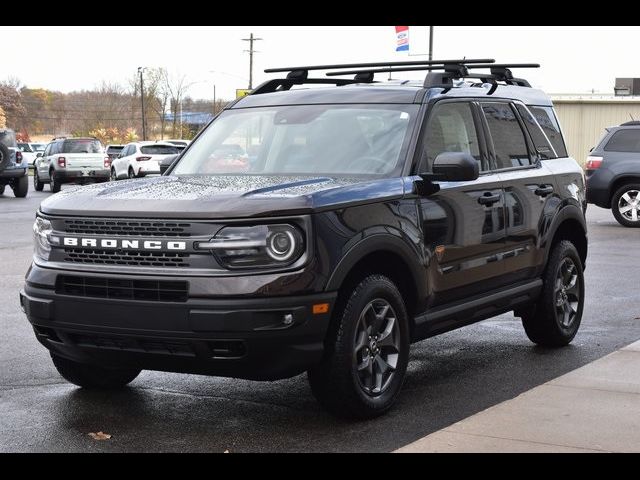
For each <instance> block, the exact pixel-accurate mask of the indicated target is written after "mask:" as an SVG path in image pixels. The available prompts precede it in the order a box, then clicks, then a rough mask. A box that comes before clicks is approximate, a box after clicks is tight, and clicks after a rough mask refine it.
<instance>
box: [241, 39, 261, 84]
mask: <svg viewBox="0 0 640 480" xmlns="http://www.w3.org/2000/svg"><path fill="white" fill-rule="evenodd" d="M259 40H262V39H261V38H256V37H254V36H253V33H252V34H250V35H249V38H243V39H242V41H243V42H249V50H245V52H249V90H251V89H252V88H253V54H254V53H256V52H255V50H254V49H253V42H257V41H259Z"/></svg>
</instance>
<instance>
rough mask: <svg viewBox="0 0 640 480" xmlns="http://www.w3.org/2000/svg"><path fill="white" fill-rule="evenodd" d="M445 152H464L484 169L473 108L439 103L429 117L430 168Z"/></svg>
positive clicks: (428, 160)
mask: <svg viewBox="0 0 640 480" xmlns="http://www.w3.org/2000/svg"><path fill="white" fill-rule="evenodd" d="M443 152H464V153H468V154H469V155H471V156H472V157H473V158H475V159H476V160H477V161H478V163H479V165H480V171H483V170H487V168H482V164H481V159H482V157H481V154H480V145H479V143H478V134H477V132H476V126H475V122H474V120H473V113H472V112H471V105H470V104H469V103H466V102H447V103H438V104H436V105H435V107H434V108H433V112H432V113H431V116H430V117H429V122H428V124H427V131H426V135H425V154H426V161H427V168H429V169H430V168H431V166H432V165H433V162H434V160H435V159H436V157H437V156H438V155H440V154H441V153H443Z"/></svg>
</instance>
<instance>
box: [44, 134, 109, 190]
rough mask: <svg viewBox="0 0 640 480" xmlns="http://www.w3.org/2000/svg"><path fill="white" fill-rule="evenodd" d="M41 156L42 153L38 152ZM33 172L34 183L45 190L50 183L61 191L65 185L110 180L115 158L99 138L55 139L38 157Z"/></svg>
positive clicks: (54, 188) (52, 188) (53, 188)
mask: <svg viewBox="0 0 640 480" xmlns="http://www.w3.org/2000/svg"><path fill="white" fill-rule="evenodd" d="M37 155H40V154H37ZM35 165H36V167H35V169H34V172H33V186H34V188H35V189H36V190H37V191H42V189H43V188H44V185H45V184H47V183H48V184H49V185H50V188H51V191H52V192H59V191H60V187H61V185H62V184H65V183H79V184H81V185H84V184H87V183H99V182H107V181H109V169H110V167H111V161H110V160H109V157H108V156H106V154H105V153H104V148H103V147H102V144H101V143H100V141H99V140H97V139H95V138H80V137H78V138H66V137H61V138H54V139H53V141H52V142H51V143H49V144H48V145H47V146H46V147H45V150H44V153H43V155H42V156H38V158H37V160H36V164H35Z"/></svg>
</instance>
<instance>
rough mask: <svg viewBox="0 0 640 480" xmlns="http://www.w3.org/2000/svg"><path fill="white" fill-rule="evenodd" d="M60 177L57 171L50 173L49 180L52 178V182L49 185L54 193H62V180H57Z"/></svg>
mask: <svg viewBox="0 0 640 480" xmlns="http://www.w3.org/2000/svg"><path fill="white" fill-rule="evenodd" d="M57 177H58V175H57V174H56V171H55V170H51V171H50V172H49V178H51V181H50V183H49V187H50V188H51V191H52V192H53V193H58V192H59V191H60V187H61V186H62V185H61V184H60V180H58V179H57Z"/></svg>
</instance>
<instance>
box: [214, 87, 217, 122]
mask: <svg viewBox="0 0 640 480" xmlns="http://www.w3.org/2000/svg"><path fill="white" fill-rule="evenodd" d="M216 111H217V107H216V84H215V83H214V84H213V116H214V117H215V116H216Z"/></svg>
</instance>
